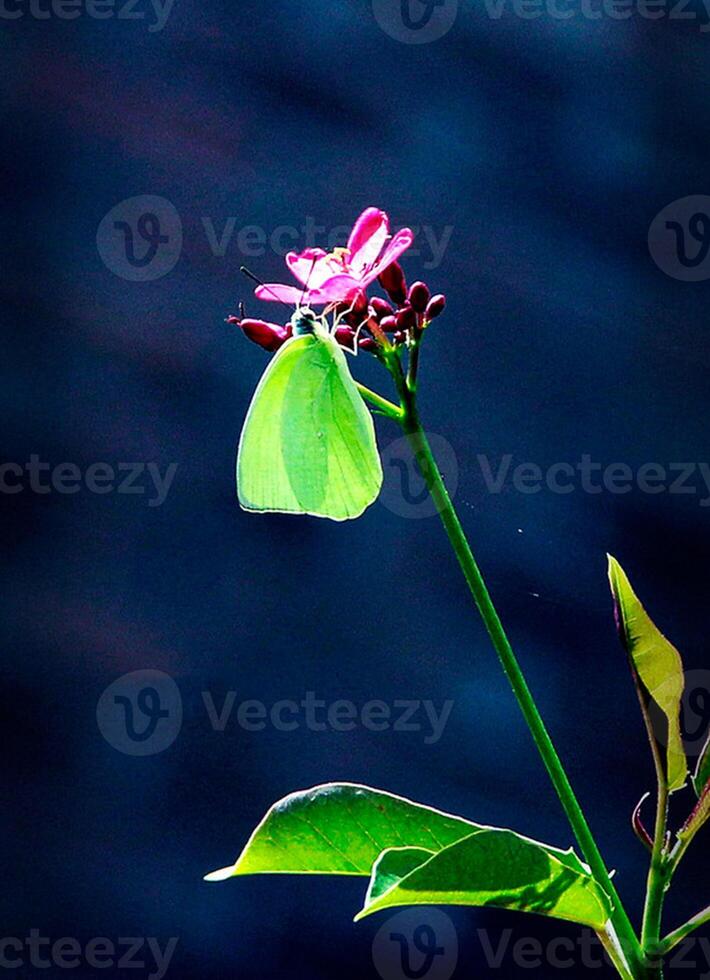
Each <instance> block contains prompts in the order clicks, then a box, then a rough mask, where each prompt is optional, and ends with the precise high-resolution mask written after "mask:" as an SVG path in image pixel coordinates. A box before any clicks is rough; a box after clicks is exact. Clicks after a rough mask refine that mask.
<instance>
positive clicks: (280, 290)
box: [254, 282, 303, 306]
mask: <svg viewBox="0 0 710 980" xmlns="http://www.w3.org/2000/svg"><path fill="white" fill-rule="evenodd" d="M254 295H255V296H256V298H257V299H265V300H268V301H269V302H271V303H286V305H287V306H291V304H293V305H295V306H298V304H299V302H300V301H301V297H302V296H303V290H302V289H300V288H299V287H298V286H282V285H280V284H279V283H276V282H267V283H264V285H263V286H257V287H256V289H255V290H254Z"/></svg>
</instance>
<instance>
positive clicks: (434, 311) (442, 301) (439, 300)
mask: <svg viewBox="0 0 710 980" xmlns="http://www.w3.org/2000/svg"><path fill="white" fill-rule="evenodd" d="M445 306H446V296H444V294H443V293H437V294H436V296H432V298H431V299H430V300H429V303H428V305H427V308H426V312H425V314H424V316H425V317H426V319H427V320H433V319H434V318H435V317H437V316H439V314H440V313H443V312H444V307H445Z"/></svg>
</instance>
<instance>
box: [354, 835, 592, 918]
mask: <svg viewBox="0 0 710 980" xmlns="http://www.w3.org/2000/svg"><path fill="white" fill-rule="evenodd" d="M580 867H581V864H580V863H579V862H578V861H577V859H575V858H574V857H573V856H572V855H570V854H568V853H565V852H562V851H556V850H555V849H554V848H550V847H548V846H547V845H544V844H540V843H538V842H537V841H533V840H529V839H528V838H526V837H521V836H520V835H519V834H515V833H513V832H512V831H510V830H497V829H492V828H487V829H483V830H479V831H478V832H475V833H473V834H471V835H470V836H468V837H465V838H463V839H462V840H459V841H457V842H456V843H454V844H451V845H449V847H446V848H444V849H443V850H441V851H439V852H438V854H426V853H423V852H422V851H421V850H419V849H414V848H407V849H406V850H388V851H385V852H384V853H383V854H382V855H381V857H380V858H379V860H378V862H377V863H376V865H375V867H374V869H373V873H372V879H371V882H370V888H369V890H368V894H367V898H366V900H365V906H364V908H363V909H362V911H361V912H360V913H359V914H358V915H357V916H356V918H357V919H361V918H363V917H364V916H366V915H371V914H372V913H373V912H378V911H380V910H381V909H387V908H392V907H393V906H401V905H474V906H495V907H496V908H506V909H516V910H518V911H522V912H535V913H538V914H540V915H547V916H552V917H553V918H557V919H565V920H567V921H569V922H578V923H581V924H582V925H586V926H590V927H591V928H593V929H595V930H597V931H600V930H603V929H604V928H605V926H606V924H607V922H608V921H609V919H610V917H611V905H610V902H609V899H608V897H607V896H606V894H605V893H604V892H603V891H602V889H601V888H600V886H599V885H598V884H597V883H596V881H594V879H593V878H592V877H591V875H590V874H588V873H587V872H585V871H584V870H579V868H580Z"/></svg>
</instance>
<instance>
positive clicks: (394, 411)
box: [355, 381, 404, 422]
mask: <svg viewBox="0 0 710 980" xmlns="http://www.w3.org/2000/svg"><path fill="white" fill-rule="evenodd" d="M355 385H356V387H357V390H358V391H359V392H360V394H361V395H362V397H363V398H364V399H365V401H366V402H369V403H370V404H371V405H372V406H373V407H374V408H376V409H377V411H378V412H381V413H382V415H386V416H387V417H388V418H391V419H394V420H395V421H396V422H401V421H402V419H403V418H404V412H403V411H402V409H401V408H398V406H397V405H395V404H394V402H391V401H388V399H387V398H383V397H382V395H378V394H377V392H376V391H371V390H370V389H369V388H366V387H365V385H361V384H360V382H359V381H356V382H355Z"/></svg>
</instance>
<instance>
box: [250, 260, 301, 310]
mask: <svg viewBox="0 0 710 980" xmlns="http://www.w3.org/2000/svg"><path fill="white" fill-rule="evenodd" d="M239 271H240V272H241V273H242V275H244V276H246V277H247V279H251V280H252V282H255V283H256V284H257V285H258V286H261V287H262V288H263V289H266V290H268V291H269V292H270V293H271V295H272V296H273V297H274V299H275V300H276V302H277V303H280V304H281V305H282V306H285V307H286V309H287V310H289V311H290V309H291V307H290V306H289V305H288V303H284V301H283V300H282V299H279V298H278V296H277V295H276V293H275V292H274V291H273V289H269V287H268V286H267V285H266V283H265V282H262V281H261V279H259V277H258V276H255V275H254V273H253V272H250V271H249V269H247V267H246V266H244V265H242V266H240V267H239Z"/></svg>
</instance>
